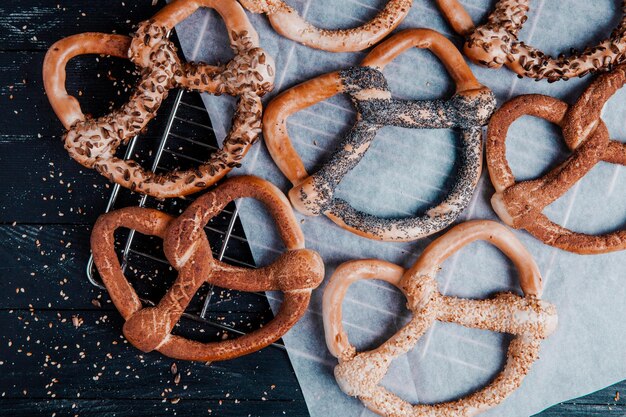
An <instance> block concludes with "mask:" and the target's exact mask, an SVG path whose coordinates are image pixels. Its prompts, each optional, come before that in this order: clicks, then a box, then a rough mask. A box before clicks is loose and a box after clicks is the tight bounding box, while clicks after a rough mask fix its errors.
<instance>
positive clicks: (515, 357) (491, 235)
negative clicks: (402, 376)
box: [323, 221, 558, 417]
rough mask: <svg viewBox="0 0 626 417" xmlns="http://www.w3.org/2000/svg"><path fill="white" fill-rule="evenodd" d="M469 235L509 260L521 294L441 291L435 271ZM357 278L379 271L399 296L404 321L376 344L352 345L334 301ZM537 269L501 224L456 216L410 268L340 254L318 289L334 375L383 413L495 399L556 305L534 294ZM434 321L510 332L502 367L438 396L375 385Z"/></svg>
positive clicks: (438, 409) (548, 328)
mask: <svg viewBox="0 0 626 417" xmlns="http://www.w3.org/2000/svg"><path fill="white" fill-rule="evenodd" d="M476 240H485V241H488V242H490V243H491V244H493V245H495V246H496V247H498V248H499V249H500V250H502V252H504V253H505V254H506V255H507V256H508V257H509V258H510V259H511V260H512V261H513V263H514V264H515V266H516V268H517V270H518V272H519V274H520V284H521V288H522V290H523V292H524V297H520V296H518V295H516V294H513V293H499V294H497V295H495V297H493V298H491V299H488V300H468V299H461V298H454V297H449V296H445V295H442V294H441V293H440V292H439V291H438V290H437V282H436V280H435V276H436V274H437V272H438V270H439V267H440V265H441V264H442V263H443V262H444V261H445V260H446V259H447V258H448V257H449V256H451V255H452V254H454V253H455V252H457V251H458V250H460V249H461V248H463V247H464V246H466V245H467V244H469V243H471V242H474V241H476ZM361 279H379V280H383V281H386V282H388V283H390V284H392V285H394V286H395V287H397V288H398V289H399V290H400V291H402V293H403V294H404V295H405V296H406V298H407V300H408V302H407V307H408V308H409V309H410V310H411V312H412V313H413V317H412V319H411V320H410V322H409V323H408V324H407V325H405V326H404V327H403V328H402V329H400V330H399V331H398V332H397V333H396V334H395V335H393V336H392V337H391V338H390V339H389V340H387V341H386V342H385V343H383V344H382V345H381V346H379V347H377V348H376V349H373V350H370V351H367V352H360V353H359V352H357V351H356V348H355V347H354V346H353V345H352V344H350V342H349V340H348V335H347V334H346V332H345V330H344V328H343V324H342V311H341V304H342V301H343V299H344V297H345V295H346V292H347V290H348V288H349V286H350V285H351V284H352V283H354V282H356V281H358V280H361ZM541 292H542V282H541V275H540V273H539V270H538V268H537V265H536V264H535V262H534V260H533V259H532V256H531V255H530V254H529V253H528V251H527V250H526V249H525V248H524V246H523V245H522V244H521V243H520V242H519V240H517V239H516V238H515V236H514V235H513V234H512V233H511V232H510V231H509V230H508V229H507V228H506V227H504V226H502V225H500V224H498V223H496V222H491V221H472V222H467V223H462V224H460V225H458V226H456V227H454V228H453V229H451V230H450V231H449V232H448V233H446V234H445V235H443V236H441V237H440V238H438V239H437V240H435V241H434V242H433V243H431V244H430V245H429V246H428V247H427V248H426V250H425V251H424V253H423V254H422V255H421V256H420V258H419V259H418V260H417V262H416V263H415V264H414V265H413V267H411V269H409V270H407V271H405V270H404V269H403V268H401V267H399V266H397V265H394V264H391V263H389V262H385V261H379V260H373V259H369V260H362V261H351V262H346V263H344V264H343V265H341V266H339V268H337V270H336V271H335V273H334V274H333V276H332V277H331V278H330V282H329V283H328V285H327V287H326V289H325V290H324V297H323V318H324V331H325V335H326V344H327V345H328V349H329V350H330V352H331V353H332V355H333V356H335V357H336V358H337V359H338V360H339V364H338V365H337V366H336V367H335V378H336V379H337V383H338V384H339V387H340V388H341V389H342V391H343V392H345V393H346V394H347V395H350V396H355V397H358V398H359V399H360V400H361V401H362V402H363V404H364V405H365V406H366V407H367V408H369V409H370V410H371V411H373V412H375V413H377V414H380V415H381V416H386V417H404V416H407V417H409V416H411V417H413V416H440V417H469V416H475V415H477V414H480V413H482V412H484V411H486V410H488V409H491V408H493V407H495V406H497V405H498V404H499V403H501V402H502V401H503V400H504V399H505V398H507V397H508V396H509V395H510V394H511V393H512V392H513V391H515V390H516V389H517V388H519V386H520V385H521V383H522V381H523V379H524V377H525V376H526V374H527V373H528V371H529V370H530V367H531V366H532V364H533V362H535V361H536V360H537V359H538V358H539V347H540V343H541V341H542V340H543V339H545V338H547V337H548V336H549V335H550V334H551V333H552V332H553V331H554V330H555V328H556V326H557V322H558V318H557V313H556V308H555V307H554V306H553V305H552V304H549V303H547V302H545V301H542V300H541ZM435 321H442V322H449V323H456V324H459V325H461V326H465V327H472V328H477V329H483V330H491V331H494V332H503V333H510V334H512V335H514V336H515V338H514V339H513V340H512V341H511V343H510V345H509V349H508V352H507V360H506V364H505V366H504V369H503V370H502V372H501V373H500V374H499V375H498V376H497V377H496V378H494V379H493V381H492V382H491V383H489V384H488V385H487V386H486V387H485V388H483V389H482V390H479V391H476V392H474V393H472V394H470V395H468V396H467V397H464V398H461V399H458V400H454V401H449V402H445V403H439V404H432V405H430V404H429V405H426V404H417V405H412V404H409V403H408V402H407V401H405V400H403V399H401V398H400V397H398V396H397V395H395V394H394V393H392V392H389V391H388V390H387V389H386V388H384V387H383V386H382V385H381V381H382V379H383V378H384V376H385V374H386V373H387V370H388V369H389V366H390V365H391V363H392V361H393V360H394V359H396V358H398V357H400V356H401V355H404V354H406V353H407V352H408V351H409V350H411V349H412V348H413V347H414V346H415V344H416V343H417V342H418V340H419V339H420V338H421V337H422V336H423V335H424V333H425V332H426V331H427V330H428V329H429V328H430V327H431V326H432V325H433V324H434V323H435Z"/></svg>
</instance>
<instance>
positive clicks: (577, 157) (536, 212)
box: [487, 75, 626, 254]
mask: <svg viewBox="0 0 626 417" xmlns="http://www.w3.org/2000/svg"><path fill="white" fill-rule="evenodd" d="M608 77H609V78H611V76H610V75H609V76H608ZM609 78H607V79H609ZM609 84H610V83H609ZM583 97H586V95H583ZM584 102H585V100H583V103H584ZM597 105H599V106H600V108H601V107H602V106H601V103H595V104H594V106H587V105H585V107H584V108H585V110H584V111H583V112H582V113H581V111H582V108H581V107H578V104H577V105H576V106H575V107H574V111H573V113H572V115H573V116H572V115H570V118H569V120H568V118H566V113H567V111H568V108H569V107H568V105H567V103H564V102H562V101H560V100H557V99H555V98H552V97H548V96H541V95H526V96H519V97H516V98H514V99H512V100H510V101H509V102H507V103H505V104H504V105H503V106H502V107H501V108H500V109H499V110H498V111H496V113H494V115H493V116H492V118H491V121H490V123H489V129H488V134H487V166H488V168H489V175H490V177H491V182H492V183H493V185H494V187H495V189H496V194H495V195H494V196H493V198H492V200H491V204H492V206H493V208H494V210H495V211H496V213H497V214H498V216H499V217H500V219H502V221H503V222H505V223H506V224H508V225H510V226H512V227H515V228H517V229H525V230H526V231H528V232H529V233H530V234H532V235H533V236H535V237H536V238H537V239H539V240H541V241H543V242H544V243H546V244H548V245H551V246H555V247H557V248H560V249H563V250H567V251H570V252H575V253H580V254H597V253H606V252H612V251H618V250H623V249H626V231H624V230H619V231H615V232H612V233H607V234H604V235H599V236H594V235H587V234H584V233H577V232H573V231H571V230H568V229H566V228H564V227H562V226H560V225H558V224H556V223H554V222H552V221H551V220H550V219H548V217H547V216H546V215H545V214H543V213H542V211H543V209H544V208H545V207H546V206H547V205H549V204H550V203H552V202H553V201H555V200H556V199H558V198H559V197H561V196H562V195H563V194H565V192H566V191H567V190H568V189H570V188H571V187H572V186H573V185H574V184H575V183H576V182H577V181H579V180H580V179H581V178H582V177H583V176H584V175H586V174H587V173H588V172H589V171H590V170H591V168H593V167H594V166H595V165H596V164H597V163H598V162H599V161H601V160H607V161H610V162H616V163H621V164H624V163H625V162H626V160H625V159H624V158H623V156H624V154H623V144H619V143H618V142H612V141H610V139H609V132H608V130H607V128H606V125H605V124H604V123H603V122H602V120H600V119H599V118H595V117H594V116H595V115H599V110H598V111H597V112H596V111H594V108H595V106H597ZM596 110H597V109H596ZM585 113H588V114H589V115H590V118H591V120H593V123H592V124H590V125H586V124H584V123H583V124H580V123H578V122H576V121H573V119H572V117H584V118H586V117H587V115H586V114H585ZM581 114H582V115H584V116H582V115H581ZM524 115H530V116H535V117H540V118H542V119H545V120H547V121H549V122H551V123H554V124H557V125H558V126H560V127H562V129H563V132H564V133H565V132H567V137H568V139H567V140H566V143H567V145H568V146H569V147H570V148H571V149H572V151H573V153H572V155H571V156H570V157H569V158H568V159H567V160H566V161H565V162H564V163H562V164H561V165H559V166H558V167H556V168H554V169H552V170H551V171H550V172H549V173H548V174H546V175H545V176H543V177H542V178H539V179H535V180H531V181H523V182H520V183H517V182H516V180H515V177H514V176H513V172H512V171H511V168H510V167H509V164H508V161H507V159H506V144H505V142H506V135H507V132H508V130H509V127H510V126H511V124H512V123H513V122H514V121H515V120H517V119H518V118H519V117H521V116H524ZM587 120H588V119H587ZM579 121H580V120H579ZM588 121H589V120H588ZM583 126H584V127H583ZM577 127H578V128H577ZM579 134H580V135H579ZM616 150H620V151H621V152H622V154H621V156H620V154H619V152H616Z"/></svg>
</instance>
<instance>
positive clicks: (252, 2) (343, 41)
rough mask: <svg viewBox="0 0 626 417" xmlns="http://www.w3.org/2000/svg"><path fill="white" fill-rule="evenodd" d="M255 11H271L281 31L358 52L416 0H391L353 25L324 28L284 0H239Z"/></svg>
mask: <svg viewBox="0 0 626 417" xmlns="http://www.w3.org/2000/svg"><path fill="white" fill-rule="evenodd" d="M239 2H240V3H241V4H242V5H243V7H245V8H246V9H248V10H249V11H250V12H252V13H263V14H265V15H267V17H268V19H269V21H270V24H271V25H272V27H273V28H274V30H275V31H276V32H278V33H279V34H280V35H282V36H284V37H286V38H288V39H291V40H293V41H296V42H299V43H301V44H303V45H306V46H309V47H311V48H315V49H321V50H324V51H329V52H354V51H361V50H363V49H366V48H369V47H370V46H372V45H375V44H377V43H378V42H380V41H381V40H382V39H383V38H384V37H385V36H387V35H388V34H389V33H391V31H393V30H394V29H395V28H396V27H397V26H398V25H399V24H400V23H401V22H402V21H403V20H404V18H405V17H406V15H407V14H408V13H409V11H410V10H411V6H412V4H413V0H389V1H388V2H387V4H386V5H385V7H384V8H383V9H382V10H381V11H380V12H378V14H376V16H375V17H374V18H373V19H372V20H370V21H369V22H367V23H365V24H364V25H362V26H359V27H356V28H352V29H338V30H328V29H320V28H317V27H315V26H313V25H312V24H311V23H309V22H307V21H306V20H304V19H303V18H302V17H301V16H300V15H299V14H298V12H297V11H296V10H295V9H293V8H292V7H290V6H289V5H288V4H287V3H286V2H285V1H283V0H239Z"/></svg>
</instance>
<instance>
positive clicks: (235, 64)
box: [44, 0, 274, 198]
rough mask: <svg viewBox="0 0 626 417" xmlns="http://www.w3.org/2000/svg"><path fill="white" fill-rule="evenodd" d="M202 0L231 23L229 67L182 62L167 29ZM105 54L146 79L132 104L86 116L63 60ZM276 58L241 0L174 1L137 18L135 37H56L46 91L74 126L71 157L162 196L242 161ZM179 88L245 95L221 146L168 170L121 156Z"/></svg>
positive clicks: (194, 186) (255, 132)
mask: <svg viewBox="0 0 626 417" xmlns="http://www.w3.org/2000/svg"><path fill="white" fill-rule="evenodd" d="M199 7H212V8H214V9H216V10H217V12H218V13H220V15H221V16H222V17H223V19H224V21H225V23H226V27H227V28H228V30H229V38H230V42H231V48H232V50H233V52H234V54H235V56H234V58H233V59H232V60H231V61H230V62H228V63H227V64H226V65H223V66H218V67H215V66H210V65H207V64H204V63H182V62H181V61H180V59H179V58H178V54H177V50H176V47H175V46H174V44H173V43H172V42H171V41H169V39H168V36H169V33H170V31H171V30H172V28H173V27H174V25H176V24H177V23H179V22H180V21H182V20H183V19H185V18H186V17H187V16H189V15H190V14H191V13H193V12H194V11H195V10H196V9H197V8H199ZM84 54H104V55H111V56H115V57H119V58H129V59H130V60H131V61H132V62H133V63H134V64H135V65H136V66H137V67H138V68H139V70H140V80H139V81H138V84H137V87H136V89H135V90H134V91H133V93H132V95H131V97H130V99H129V101H128V103H126V104H125V105H123V106H122V107H121V108H119V109H116V110H114V111H113V112H112V113H110V114H108V115H106V116H103V117H100V118H97V119H94V118H92V117H89V116H85V115H84V114H83V112H82V110H81V108H80V104H79V103H78V101H77V100H76V98H74V97H72V96H70V95H69V94H68V93H67V91H66V89H65V76H66V74H65V66H66V65H67V62H68V61H69V60H70V59H72V58H73V57H75V56H79V55H84ZM273 83H274V62H273V60H272V58H271V57H270V56H269V55H267V54H266V53H265V52H264V51H263V49H261V48H260V47H259V40H258V36H257V34H256V32H255V31H254V28H253V27H252V26H251V24H250V22H249V21H248V19H247V17H246V14H245V12H244V10H243V9H242V8H241V6H239V4H238V3H237V2H236V1H235V0H226V1H217V0H198V1H194V2H191V1H189V2H187V1H186V0H176V1H173V2H172V3H170V4H169V5H167V6H166V7H165V8H163V9H162V10H161V11H160V12H159V13H157V15H155V16H154V17H153V18H152V19H150V20H148V21H146V22H143V23H141V24H140V25H139V27H138V29H137V31H136V32H135V34H134V36H133V38H132V39H131V38H128V37H125V36H120V35H107V34H101V33H86V34H81V35H75V36H71V37H68V38H65V39H63V40H61V41H59V42H57V43H55V44H54V45H53V46H52V47H51V48H50V50H49V51H48V53H47V54H46V59H45V62H44V84H45V88H46V93H47V94H48V98H49V100H50V103H51V104H52V107H53V108H54V110H55V112H56V114H57V115H58V116H59V118H60V119H61V121H62V123H63V125H64V126H65V128H66V129H68V132H67V133H66V135H65V139H64V141H65V148H66V149H67V150H68V152H69V154H70V156H71V157H72V158H74V159H75V160H76V161H78V162H79V163H81V164H82V165H84V166H86V167H88V168H94V169H96V170H97V171H98V172H99V173H101V174H102V175H104V176H105V177H107V178H109V180H111V181H113V182H115V183H117V184H120V185H122V186H124V187H127V188H130V189H131V190H133V191H138V192H141V193H144V194H148V195H151V196H154V197H158V198H166V197H179V196H183V195H187V194H191V193H194V192H198V191H200V190H201V189H204V188H206V187H208V186H209V185H211V184H214V183H216V182H217V181H218V180H220V179H221V178H223V177H224V176H225V175H226V174H227V173H228V172H229V171H230V170H231V169H232V168H235V167H238V166H240V165H241V161H242V160H243V157H244V156H245V154H246V153H247V151H248V149H249V147H250V146H251V145H252V144H253V143H254V142H255V141H257V139H258V137H259V134H260V132H261V114H262V110H263V109H262V104H261V97H262V96H263V95H264V94H265V93H267V92H268V91H271V90H272V88H273V86H274V84H273ZM173 88H185V89H187V90H191V91H198V92H206V93H210V94H214V95H221V94H229V95H232V96H235V97H239V100H238V104H237V109H236V111H235V115H234V117H233V122H232V127H231V130H230V133H229V134H228V136H227V137H226V138H225V140H224V143H223V147H222V148H221V149H219V150H218V151H216V152H214V153H213V155H211V157H210V159H209V160H208V161H207V162H206V163H205V164H204V165H202V166H199V167H197V168H195V169H192V170H188V171H180V170H175V171H172V172H169V173H166V174H156V173H154V172H150V171H146V170H144V169H143V168H142V167H141V166H139V164H138V163H136V162H134V161H132V160H128V161H125V160H122V159H119V158H116V157H115V153H116V151H117V149H118V147H119V146H120V145H121V144H123V143H126V142H128V141H129V140H130V139H131V138H132V137H134V136H136V135H137V134H139V133H140V132H141V131H142V130H143V129H144V128H145V127H146V125H147V124H148V122H149V121H150V120H152V119H153V118H154V117H155V116H156V113H157V111H158V109H159V107H160V106H161V104H162V102H163V100H165V98H166V97H167V95H168V92H169V90H171V89H173Z"/></svg>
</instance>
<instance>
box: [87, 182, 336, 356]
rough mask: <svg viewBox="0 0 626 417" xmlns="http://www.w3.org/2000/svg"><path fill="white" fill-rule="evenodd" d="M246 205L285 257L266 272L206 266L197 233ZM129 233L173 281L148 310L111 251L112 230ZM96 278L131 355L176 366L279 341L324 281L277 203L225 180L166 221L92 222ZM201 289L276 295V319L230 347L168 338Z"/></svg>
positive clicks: (131, 212) (108, 218)
mask: <svg viewBox="0 0 626 417" xmlns="http://www.w3.org/2000/svg"><path fill="white" fill-rule="evenodd" d="M244 197H252V198H255V199H258V200H260V201H261V202H263V203H264V204H265V206H266V207H267V208H268V210H269V211H270V213H271V214H272V216H273V217H274V219H275V220H276V224H277V226H278V231H279V233H280V236H281V238H282V240H283V242H284V243H285V246H286V249H287V250H286V252H285V253H283V254H282V255H281V256H280V257H279V258H278V260H277V261H276V262H274V263H273V264H271V265H269V266H266V267H263V268H259V269H256V270H254V269H247V268H241V267H235V266H232V265H227V264H224V263H222V262H220V261H218V260H216V259H213V256H212V253H211V248H210V246H209V242H208V240H207V237H206V235H205V233H204V226H205V225H206V224H207V222H208V221H209V220H210V219H211V218H212V217H214V216H216V215H217V214H218V213H219V212H221V211H222V209H223V208H224V207H225V206H226V205H227V204H228V203H229V202H231V201H233V200H234V199H237V198H244ZM121 227H126V228H129V229H135V230H137V231H138V232H139V233H142V234H145V235H154V236H158V237H160V238H162V239H163V241H164V251H165V255H166V257H167V259H168V260H169V262H170V264H171V265H172V266H173V267H174V268H175V269H176V270H177V271H178V278H177V279H176V281H175V282H174V284H173V285H172V287H171V288H170V289H169V291H168V292H167V293H166V294H165V296H163V298H162V299H161V301H160V302H159V303H158V305H156V306H155V307H143V306H142V304H141V301H140V300H139V297H138V296H137V294H136V293H135V291H134V289H133V288H132V286H131V285H130V283H129V282H128V280H127V279H126V277H125V276H124V274H123V272H122V269H121V266H120V263H119V260H118V258H117V255H116V253H115V248H114V242H115V237H114V232H115V230H117V229H118V228H121ZM91 248H92V251H93V256H94V261H95V264H96V266H97V268H98V272H99V273H100V276H101V277H102V280H103V282H104V284H105V286H106V288H107V291H108V292H109V295H110V296H111V299H112V300H113V303H114V304H115V306H116V307H117V309H118V310H119V312H120V313H121V315H122V316H123V317H124V319H125V320H126V323H125V324H124V328H123V330H124V335H125V336H126V338H127V339H128V340H129V341H130V342H131V343H132V344H133V345H134V346H135V347H137V348H138V349H140V350H142V351H144V352H149V351H152V350H157V351H159V352H161V353H162V354H164V355H166V356H169V357H172V358H176V359H182V360H193V361H218V360H225V359H231V358H236V357H239V356H242V355H246V354H248V353H251V352H254V351H257V350H259V349H261V348H263V347H265V346H267V345H269V344H270V343H272V342H274V341H276V340H278V339H279V338H280V337H281V336H282V335H284V334H285V333H286V332H287V331H288V330H289V329H290V328H291V327H292V326H293V325H294V324H295V323H296V322H297V321H298V320H299V319H300V317H302V315H303V314H304V313H305V311H306V309H307V306H308V304H309V299H310V298H311V291H312V289H313V288H316V287H317V286H318V285H319V284H320V283H321V282H322V279H323V277H324V264H323V263H322V259H321V258H320V256H319V255H318V254H317V252H314V251H312V250H308V249H305V248H304V236H303V234H302V231H301V230H300V227H299V225H298V222H297V220H296V218H295V216H294V215H293V211H292V210H291V207H290V206H289V201H287V199H286V198H285V196H284V195H283V194H282V193H281V192H280V190H278V189H277V188H276V187H274V186H273V185H272V184H270V183H269V182H267V181H264V180H261V179H260V178H256V177H248V176H242V177H235V178H232V179H230V180H227V181H226V182H224V183H223V184H222V185H220V186H219V187H218V188H216V189H215V190H212V191H210V192H208V193H206V194H204V195H202V196H200V197H199V198H198V199H197V200H196V201H194V202H193V203H192V204H191V205H190V206H189V208H188V209H187V210H185V212H183V214H182V215H180V216H179V217H178V218H173V217H171V216H169V215H167V214H165V213H162V212H160V211H158V210H153V209H147V208H139V207H130V208H124V209H121V210H117V211H113V212H110V213H108V214H104V215H102V216H100V218H99V219H98V221H97V222H96V225H95V226H94V230H93V233H92V236H91ZM205 282H209V283H212V284H215V285H217V286H220V287H223V288H229V289H233V290H238V291H273V290H276V291H282V292H283V293H284V295H285V297H284V300H283V303H282V305H281V307H280V311H279V312H278V314H277V315H276V317H275V318H274V319H273V320H272V321H271V322H270V323H268V324H267V325H265V326H264V327H263V328H261V329H259V330H256V331H254V332H252V333H249V334H247V335H245V336H241V337H239V338H236V339H231V340H225V341H220V342H213V343H200V342H197V341H193V340H189V339H185V338H183V337H180V336H176V335H173V334H171V332H172V329H173V328H174V325H175V324H176V323H177V322H178V320H179V319H180V317H181V315H182V314H183V312H184V311H185V308H186V307H187V306H188V304H189V302H190V301H191V299H192V298H193V296H194V295H195V293H196V291H197V290H198V289H199V288H200V286H201V285H202V284H204V283H205Z"/></svg>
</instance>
